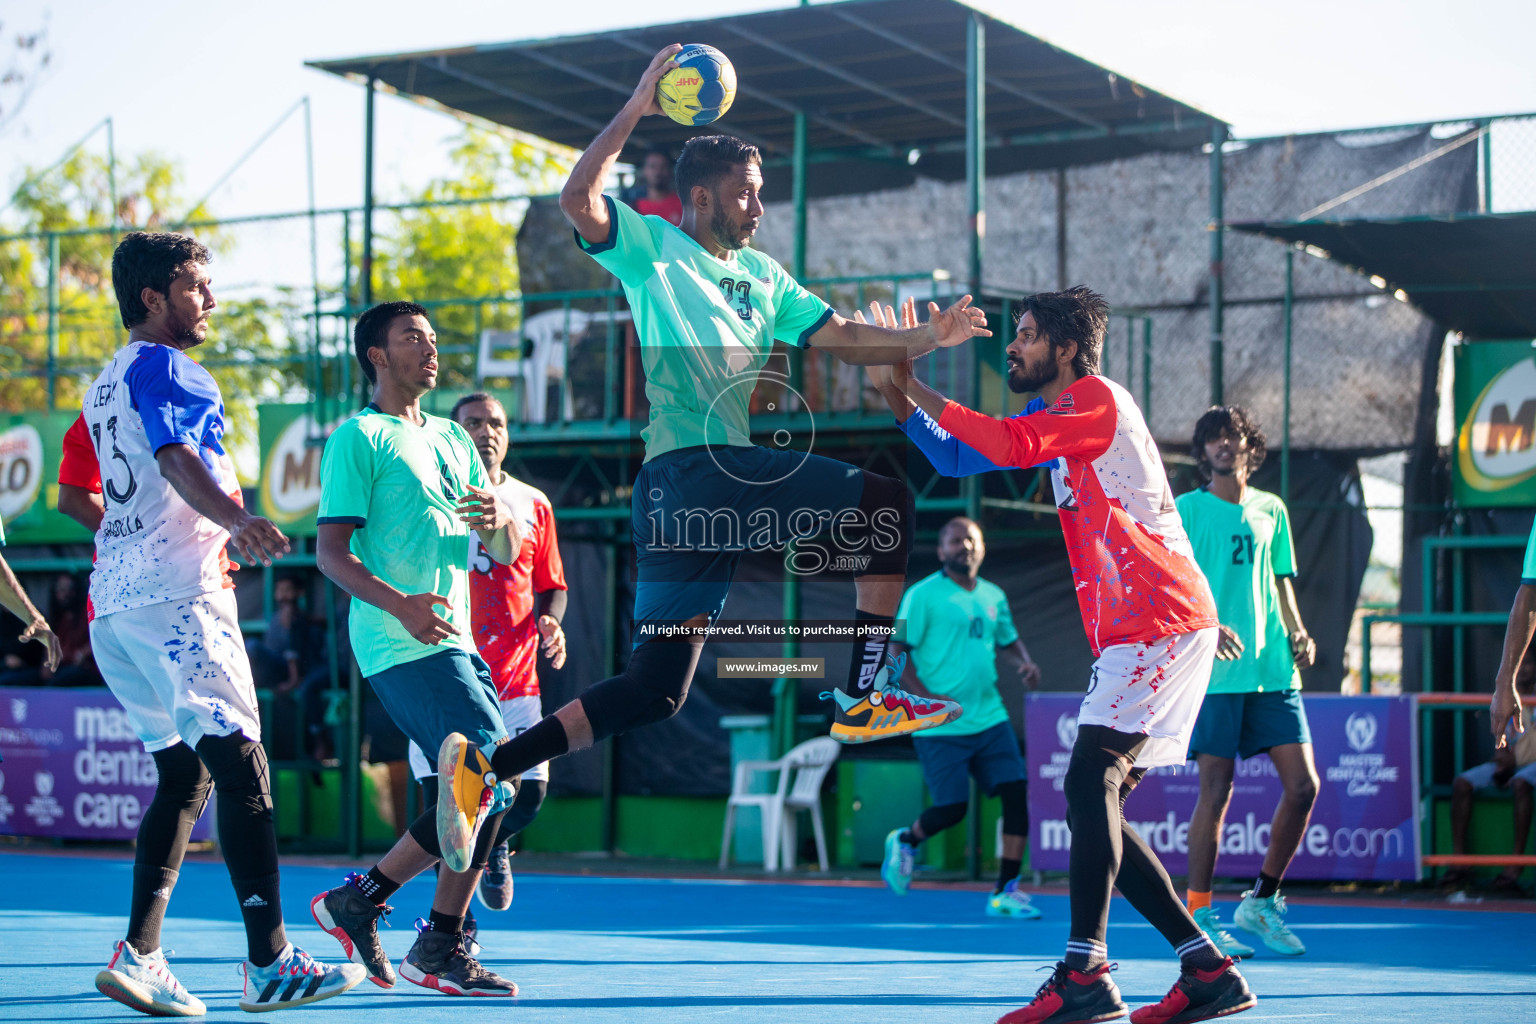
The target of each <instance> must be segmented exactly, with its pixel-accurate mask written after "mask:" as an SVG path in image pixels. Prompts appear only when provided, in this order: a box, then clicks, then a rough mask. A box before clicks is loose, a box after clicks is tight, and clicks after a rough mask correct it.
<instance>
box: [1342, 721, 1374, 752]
mask: <svg viewBox="0 0 1536 1024" xmlns="http://www.w3.org/2000/svg"><path fill="white" fill-rule="evenodd" d="M1344 738H1345V739H1346V740H1348V741H1349V746H1350V749H1352V750H1353V751H1354V752H1355V753H1357V754H1363V753H1365V752H1366V751H1367V750H1370V749H1371V748H1372V747H1374V746H1375V745H1376V716H1375V715H1371V714H1363V713H1361V714H1353V715H1350V716H1349V718H1348V719H1347V720H1346V721H1345V722H1344Z"/></svg>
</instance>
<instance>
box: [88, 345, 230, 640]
mask: <svg viewBox="0 0 1536 1024" xmlns="http://www.w3.org/2000/svg"><path fill="white" fill-rule="evenodd" d="M82 405H83V408H82V412H83V415H84V417H85V423H86V427H87V428H88V429H89V431H90V435H91V444H92V446H93V447H94V448H95V449H96V458H97V461H98V462H99V463H100V465H101V491H102V495H101V496H102V501H103V502H104V503H105V505H106V514H105V515H104V516H103V517H102V520H101V528H100V529H99V530H97V532H96V565H95V568H94V569H93V570H92V571H91V602H92V604H93V605H94V606H95V609H96V615H97V616H98V617H100V616H106V615H111V614H112V613H114V612H119V611H125V610H127V609H130V608H141V607H144V606H145V605H151V604H159V603H161V602H166V601H176V600H180V599H184V598H188V597H192V596H194V595H197V594H207V593H211V592H214V591H219V590H223V589H226V588H228V587H231V586H233V584H232V583H231V582H230V580H229V576H228V574H227V570H228V568H229V560H228V559H227V558H226V557H225V551H224V546H225V543H226V542H227V541H228V540H229V534H228V532H227V531H225V530H224V529H223V527H220V526H217V525H215V524H214V523H213V522H212V521H210V520H209V519H207V518H205V517H204V516H203V515H201V514H200V513H198V512H197V511H195V510H194V509H193V508H192V506H190V505H188V504H187V502H186V501H185V500H184V499H183V498H182V496H181V495H180V494H178V493H177V491H176V489H175V488H174V487H172V486H171V484H170V482H169V481H168V480H166V479H165V477H163V476H162V475H161V474H160V464H159V463H158V462H157V461H156V460H155V453H156V452H157V451H159V450H160V449H161V448H163V447H165V446H166V445H171V444H184V445H186V446H188V447H189V448H191V449H192V450H193V451H195V452H197V453H198V455H199V456H200V457H201V458H202V460H203V464H204V465H205V466H207V467H208V472H209V473H210V474H211V475H212V477H213V479H214V481H215V482H216V483H218V485H219V486H220V488H222V489H223V490H224V491H225V493H227V494H229V495H230V496H231V497H233V498H234V499H235V500H236V501H239V500H240V485H239V482H238V480H237V479H236V477H235V468H234V464H233V463H232V462H231V461H230V458H229V455H228V454H227V453H226V452H225V451H224V446H223V436H224V399H223V396H222V395H221V394H220V392H219V385H218V383H217V382H216V381H214V379H213V377H212V375H211V374H209V373H208V371H207V370H205V369H203V368H202V367H201V366H199V365H198V364H197V363H196V362H194V361H193V360H192V359H190V358H188V357H187V356H186V355H185V354H184V353H182V352H180V351H178V350H177V349H175V348H172V347H170V346H169V345H158V344H155V343H153V342H147V341H134V342H130V343H129V344H128V345H126V346H125V347H123V348H122V349H120V350H119V351H118V352H117V354H116V355H115V356H113V357H112V361H111V362H110V363H108V364H107V368H106V369H105V370H103V371H102V373H101V376H99V377H97V378H96V379H95V380H94V381H93V382H92V383H91V386H90V388H89V390H87V391H86V393H85V400H84V402H83V403H82Z"/></svg>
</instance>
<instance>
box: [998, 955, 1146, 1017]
mask: <svg viewBox="0 0 1536 1024" xmlns="http://www.w3.org/2000/svg"><path fill="white" fill-rule="evenodd" d="M1113 969H1114V968H1113V966H1112V965H1110V964H1100V965H1099V966H1098V967H1096V968H1094V969H1093V970H1091V971H1074V970H1073V969H1072V968H1070V967H1068V966H1067V965H1066V963H1065V962H1061V963H1058V964H1057V965H1056V970H1055V971H1053V972H1052V973H1051V977H1050V980H1049V981H1047V982H1046V983H1045V984H1044V985H1041V986H1040V990H1039V991H1037V992H1036V993H1035V998H1033V999H1031V1000H1030V1001H1029V1005H1028V1006H1023V1007H1020V1008H1019V1009H1017V1010H1014V1011H1013V1012H1012V1013H1005V1014H1003V1015H1002V1016H1001V1017H999V1018H998V1019H997V1024H1094V1022H1096V1021H1102V1020H1114V1019H1115V1018H1116V1017H1122V1016H1124V1015H1125V1003H1123V1002H1121V1001H1120V989H1119V988H1118V987H1117V986H1116V985H1115V983H1114V980H1113V979H1112V978H1110V976H1109V972H1110V971H1111V970H1113ZM1041 970H1044V968H1041Z"/></svg>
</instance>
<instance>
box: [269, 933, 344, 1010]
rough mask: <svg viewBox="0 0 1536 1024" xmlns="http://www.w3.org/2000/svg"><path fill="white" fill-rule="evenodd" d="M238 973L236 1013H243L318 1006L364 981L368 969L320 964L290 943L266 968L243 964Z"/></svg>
mask: <svg viewBox="0 0 1536 1024" xmlns="http://www.w3.org/2000/svg"><path fill="white" fill-rule="evenodd" d="M240 969H241V971H243V972H244V974H245V988H244V990H243V991H241V993H240V1009H242V1010H245V1011H246V1012H247V1013H265V1012H266V1011H268V1010H285V1009H287V1008H288V1007H290V1006H303V1005H304V1004H305V1003H318V1002H319V1001H320V1000H322V999H329V998H331V996H339V995H341V994H342V993H343V992H345V991H347V990H348V989H350V988H352V987H354V986H356V985H359V984H361V983H362V980H363V979H364V978H366V977H368V968H366V967H364V966H363V965H362V964H351V963H347V964H337V965H335V966H332V965H331V964H323V963H321V962H320V961H318V960H316V959H315V958H314V957H312V956H310V955H309V954H308V953H306V952H304V951H303V950H302V949H300V948H299V947H298V946H295V945H294V944H293V943H291V942H290V943H288V945H287V946H286V947H284V949H283V951H282V952H281V953H279V954H278V955H277V959H276V960H274V961H272V962H271V963H270V964H268V965H267V966H266V967H257V966H256V965H255V964H253V963H251V962H250V961H249V960H247V961H246V962H245V963H243V964H241V965H240Z"/></svg>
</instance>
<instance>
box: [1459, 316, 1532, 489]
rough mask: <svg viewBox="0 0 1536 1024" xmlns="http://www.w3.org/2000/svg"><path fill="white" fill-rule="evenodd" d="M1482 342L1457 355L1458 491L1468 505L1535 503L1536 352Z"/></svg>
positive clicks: (1524, 344)
mask: <svg viewBox="0 0 1536 1024" xmlns="http://www.w3.org/2000/svg"><path fill="white" fill-rule="evenodd" d="M1532 344H1533V343H1532V342H1530V341H1478V342H1470V343H1467V344H1463V345H1458V346H1456V348H1455V349H1454V352H1455V369H1456V384H1455V410H1456V422H1457V424H1458V429H1457V432H1456V458H1455V460H1454V466H1455V474H1454V478H1455V492H1456V501H1457V503H1458V504H1460V505H1463V506H1466V507H1478V506H1492V505H1498V506H1518V507H1524V506H1529V505H1536V352H1533V351H1532Z"/></svg>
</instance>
